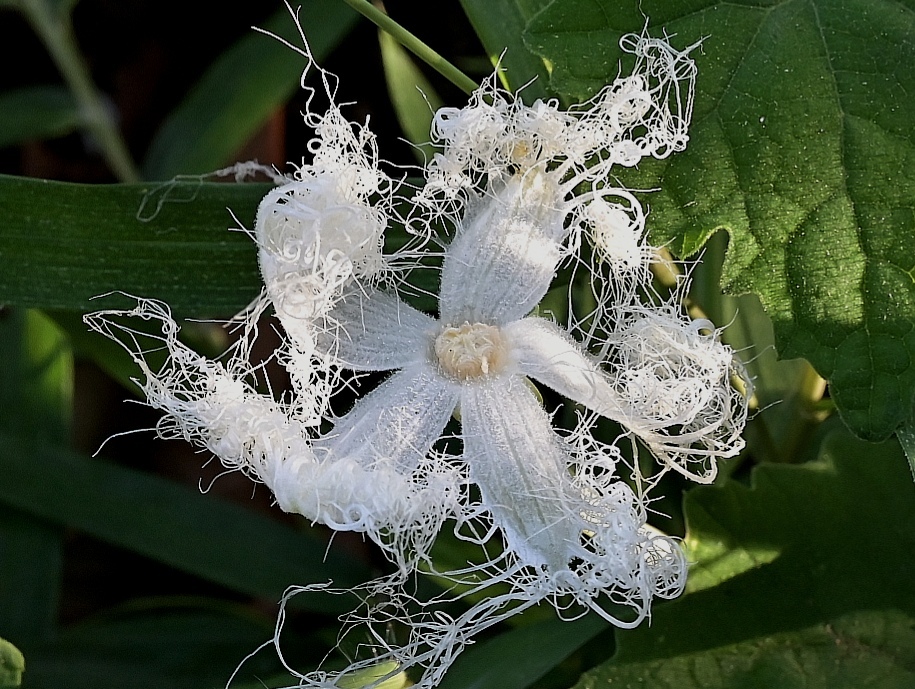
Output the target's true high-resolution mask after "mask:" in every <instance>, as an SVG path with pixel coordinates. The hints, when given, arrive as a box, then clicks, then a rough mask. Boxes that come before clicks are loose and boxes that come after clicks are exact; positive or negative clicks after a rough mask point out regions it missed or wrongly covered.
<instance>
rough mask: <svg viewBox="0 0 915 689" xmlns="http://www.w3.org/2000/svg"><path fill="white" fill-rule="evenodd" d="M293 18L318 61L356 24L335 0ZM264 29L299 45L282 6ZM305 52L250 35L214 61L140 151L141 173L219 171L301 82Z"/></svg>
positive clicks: (314, 3) (314, 2)
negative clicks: (143, 156) (142, 156)
mask: <svg viewBox="0 0 915 689" xmlns="http://www.w3.org/2000/svg"><path fill="white" fill-rule="evenodd" d="M299 18H300V21H301V24H302V27H303V28H304V30H305V32H306V34H307V35H308V41H309V45H310V47H311V50H312V52H313V54H314V57H315V59H316V60H318V61H321V60H322V59H324V58H325V57H326V56H327V55H328V54H329V53H330V51H331V50H332V49H333V48H334V47H335V46H336V45H337V43H338V42H339V41H340V40H341V39H342V38H343V37H344V36H345V35H346V34H347V33H348V32H349V30H350V29H351V28H352V27H353V26H354V25H355V23H356V20H357V18H358V15H357V14H356V13H355V12H353V11H352V10H350V9H349V8H348V7H346V6H345V5H344V4H343V3H342V2H339V0H311V2H306V3H303V4H302V5H301V7H300V8H299ZM263 28H264V29H265V30H266V31H270V32H272V33H274V34H276V35H277V36H279V37H281V38H283V39H285V40H287V41H289V42H290V43H292V44H293V45H301V42H302V39H301V37H300V36H299V34H298V29H297V28H296V26H295V22H294V21H293V19H292V17H291V16H290V13H289V11H287V10H286V9H282V10H280V11H278V12H277V13H276V14H274V15H273V16H271V17H270V18H269V19H268V20H267V21H266V23H265V24H264V26H263ZM305 67H306V62H305V58H304V57H302V56H301V55H299V54H298V53H296V52H294V51H293V50H292V49H291V48H289V47H287V46H285V45H283V44H282V43H280V42H279V41H277V40H276V39H274V38H271V37H269V36H264V35H262V34H256V33H253V32H252V33H251V35H250V36H246V37H245V38H243V39H241V40H240V41H239V42H238V43H236V44H235V45H234V46H233V47H232V48H231V49H230V50H228V51H227V52H226V53H224V54H223V55H222V56H220V58H219V59H218V60H217V61H216V62H214V63H213V65H212V66H211V67H210V69H209V70H208V71H207V72H206V74H204V75H203V77H202V78H201V80H200V81H199V82H198V83H197V85H196V86H195V87H194V89H193V90H192V91H191V93H190V94H188V96H187V98H186V99H185V100H184V102H183V103H182V104H181V105H180V106H179V107H178V108H177V109H176V110H175V111H174V112H173V113H172V114H171V115H170V116H169V118H168V119H167V120H166V121H165V123H163V125H162V126H161V128H160V129H159V132H158V133H157V134H156V137H155V139H154V140H153V142H152V144H151V145H150V148H149V151H148V152H147V154H146V161H145V163H144V165H143V174H144V177H146V178H147V179H170V178H171V177H173V176H175V175H177V174H197V173H206V172H211V171H214V170H217V169H219V168H221V167H223V166H224V165H226V164H228V163H230V162H232V161H231V157H232V156H233V155H234V154H236V153H237V152H238V151H239V149H240V148H241V147H242V146H243V145H244V144H245V143H246V142H247V141H248V140H249V139H250V138H251V136H252V135H253V134H255V133H256V132H257V130H258V129H260V127H261V126H263V124H264V122H266V120H267V119H268V118H269V117H270V115H272V114H273V113H274V112H275V111H276V110H277V108H279V107H280V106H281V105H283V103H285V102H286V101H287V100H288V99H289V97H290V96H291V95H292V94H293V93H294V92H295V90H296V88H298V86H299V80H300V78H301V76H302V71H303V70H304V69H305Z"/></svg>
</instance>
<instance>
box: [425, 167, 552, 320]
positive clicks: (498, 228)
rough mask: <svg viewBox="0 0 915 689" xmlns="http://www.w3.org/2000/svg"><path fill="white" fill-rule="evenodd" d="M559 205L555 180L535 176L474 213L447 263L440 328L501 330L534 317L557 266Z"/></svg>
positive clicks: (490, 197) (489, 198)
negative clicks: (472, 325) (469, 326)
mask: <svg viewBox="0 0 915 689" xmlns="http://www.w3.org/2000/svg"><path fill="white" fill-rule="evenodd" d="M561 205H562V194H561V193H559V192H558V190H557V187H556V185H555V184H554V183H553V181H552V180H551V179H549V178H548V177H547V175H545V174H531V175H527V176H524V177H515V178H512V179H511V180H509V181H508V183H507V184H505V185H504V186H501V187H500V188H499V189H497V190H496V191H495V193H492V194H491V195H487V196H485V197H484V198H482V199H480V200H479V201H478V202H477V203H476V204H475V205H473V206H471V207H470V208H469V209H468V211H467V214H466V216H465V217H464V219H463V222H462V224H461V228H460V230H459V232H458V234H457V236H456V237H455V239H454V241H453V242H452V243H451V246H450V247H449V248H448V252H447V254H446V256H445V264H444V267H443V269H442V287H441V294H440V296H439V309H440V311H441V318H442V322H443V323H445V324H446V325H460V324H461V323H463V322H464V321H467V322H469V323H489V324H492V325H502V324H504V323H508V322H510V321H513V320H515V319H517V318H521V317H523V316H525V315H526V314H528V313H530V311H531V310H532V309H533V308H534V307H535V306H536V305H537V304H538V303H539V302H540V300H541V299H542V298H543V295H544V294H546V291H547V289H549V286H550V282H551V281H552V280H553V276H554V275H555V273H556V267H557V265H558V264H559V259H560V246H559V242H560V241H561V240H562V238H563V235H564V232H565V230H564V228H563V219H564V217H565V214H564V211H561V210H558V208H559V207H560V206H561Z"/></svg>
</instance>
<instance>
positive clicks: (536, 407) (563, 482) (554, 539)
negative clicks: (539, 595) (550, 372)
mask: <svg viewBox="0 0 915 689" xmlns="http://www.w3.org/2000/svg"><path fill="white" fill-rule="evenodd" d="M461 423H462V425H463V437H464V460H465V461H466V462H467V465H468V467H469V468H470V479H471V481H473V482H474V483H475V484H476V485H477V486H478V487H479V489H480V493H481V495H482V503H483V505H485V506H486V507H487V508H488V509H489V511H490V512H491V513H492V516H493V520H494V521H495V523H496V524H498V525H499V526H500V527H501V529H502V532H503V534H504V535H505V539H506V541H507V543H508V547H509V548H510V549H511V550H512V551H514V552H515V554H516V555H517V557H518V559H519V560H520V561H522V562H523V563H525V564H527V565H531V566H535V567H539V566H546V567H548V568H549V569H550V570H552V571H559V570H562V569H565V568H566V567H567V566H568V562H569V560H570V559H571V558H572V557H575V555H576V553H577V551H578V548H579V539H580V537H581V531H580V528H579V527H578V525H577V524H576V523H575V521H573V519H571V518H570V517H573V518H574V517H575V514H574V510H570V507H569V504H568V492H569V489H570V488H571V479H570V476H569V465H570V464H571V461H572V458H571V456H570V455H569V452H568V450H567V448H564V447H563V446H562V444H561V442H560V440H559V438H558V436H557V435H556V434H555V433H554V432H553V428H552V425H551V424H550V419H549V417H548V416H547V414H546V412H545V411H544V410H543V409H542V408H541V407H540V404H539V402H538V401H537V398H536V397H535V396H534V394H533V393H532V392H531V390H530V388H528V386H527V385H526V384H525V382H524V379H523V378H521V377H519V376H499V377H491V378H488V379H486V380H484V381H481V382H479V383H476V384H473V385H467V386H465V387H464V390H463V394H462V395H461Z"/></svg>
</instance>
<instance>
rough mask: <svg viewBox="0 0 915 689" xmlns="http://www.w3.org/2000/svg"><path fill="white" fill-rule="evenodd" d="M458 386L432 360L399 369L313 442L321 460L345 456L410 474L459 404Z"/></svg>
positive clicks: (419, 463) (361, 463)
mask: <svg viewBox="0 0 915 689" xmlns="http://www.w3.org/2000/svg"><path fill="white" fill-rule="evenodd" d="M459 390H460V388H459V386H458V385H457V384H456V383H452V382H450V381H448V380H446V379H444V378H443V377H442V376H441V375H439V374H438V373H437V372H436V371H435V369H433V368H432V366H431V365H430V364H428V363H425V362H421V363H415V364H411V365H410V366H408V367H406V368H404V369H403V370H401V371H398V372H397V373H395V374H394V375H392V376H391V377H390V378H388V379H387V380H386V381H385V382H384V383H382V384H381V385H379V386H378V387H377V388H376V389H375V390H373V391H372V392H371V393H369V394H368V395H366V396H365V397H363V398H362V399H360V400H359V401H358V402H357V403H356V405H355V406H354V407H353V408H352V410H351V411H350V412H349V413H347V414H346V415H344V416H343V417H342V418H340V419H339V420H338V421H337V423H336V425H335V426H334V428H333V430H332V431H330V432H329V433H328V434H327V435H325V436H323V437H322V438H320V439H318V440H316V441H315V443H314V450H315V455H316V456H317V457H318V458H319V460H321V461H325V458H326V459H327V461H333V460H339V459H342V458H344V457H347V458H349V459H351V460H354V461H356V462H357V463H358V464H359V465H360V466H362V467H363V468H372V467H380V466H383V465H384V466H393V467H394V468H396V469H397V470H398V471H399V472H401V473H404V474H410V473H411V472H413V471H416V469H417V468H418V467H419V466H420V465H422V464H423V461H424V459H425V457H426V455H427V454H428V452H429V450H430V448H431V447H432V445H433V443H435V441H436V440H438V439H439V437H440V436H441V434H442V431H443V430H444V428H445V425H446V424H447V423H448V419H449V418H450V417H451V414H452V413H453V412H454V408H455V407H456V406H457V403H458V397H459Z"/></svg>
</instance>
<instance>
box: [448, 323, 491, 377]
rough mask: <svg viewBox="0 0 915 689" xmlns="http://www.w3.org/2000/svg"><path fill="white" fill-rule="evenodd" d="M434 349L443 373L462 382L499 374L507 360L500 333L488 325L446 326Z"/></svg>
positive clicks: (464, 324)
mask: <svg viewBox="0 0 915 689" xmlns="http://www.w3.org/2000/svg"><path fill="white" fill-rule="evenodd" d="M433 347H434V349H435V356H436V357H438V363H439V365H440V366H441V368H442V371H443V372H444V373H445V374H446V375H449V376H451V377H452V378H457V379H458V380H462V381H463V380H472V379H474V378H482V377H484V376H488V375H491V374H495V373H499V372H500V371H501V370H502V369H503V368H504V367H505V363H506V359H507V357H506V344H505V340H504V339H503V338H502V333H501V331H500V330H499V328H497V327H496V326H494V325H486V324H485V323H468V322H467V321H464V323H462V324H461V325H460V326H458V327H456V328H455V327H447V328H445V329H444V330H443V331H442V332H441V333H440V334H439V336H438V337H436V338H435V344H434V346H433Z"/></svg>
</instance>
